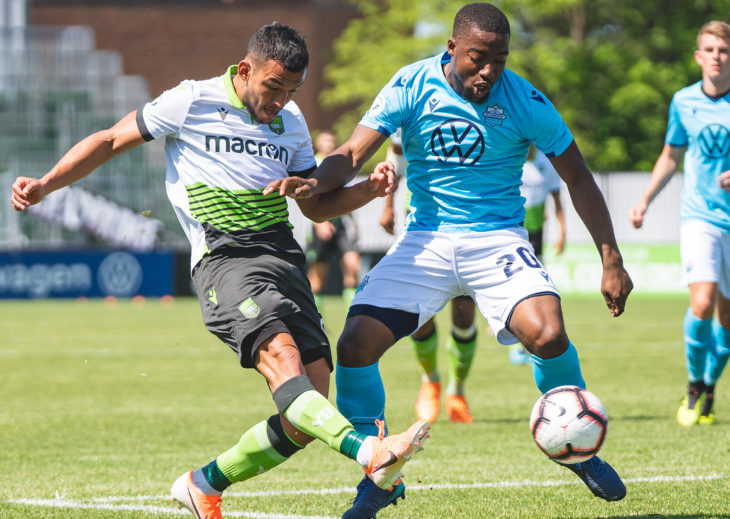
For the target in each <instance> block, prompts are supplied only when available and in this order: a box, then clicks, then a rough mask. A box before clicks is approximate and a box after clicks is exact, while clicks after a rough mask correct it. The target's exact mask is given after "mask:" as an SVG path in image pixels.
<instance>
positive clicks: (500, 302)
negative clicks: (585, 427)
mask: <svg viewBox="0 0 730 519" xmlns="http://www.w3.org/2000/svg"><path fill="white" fill-rule="evenodd" d="M540 294H555V295H556V296H559V294H558V290H557V288H555V285H554V284H553V282H552V280H551V279H550V277H549V276H548V274H547V272H546V271H545V269H544V268H543V266H542V264H541V263H540V262H539V261H538V259H537V258H536V257H535V254H534V251H533V248H532V245H530V242H529V241H527V231H525V230H524V229H522V228H513V229H507V230H500V231H488V232H479V233H476V232H475V233H443V232H432V231H409V232H406V233H404V234H402V235H401V237H400V239H399V240H398V241H397V242H396V243H394V244H393V246H392V247H391V248H390V250H389V251H388V253H387V255H386V256H385V257H384V258H383V259H382V260H380V262H378V264H377V265H375V267H373V269H372V270H371V271H370V272H369V273H368V274H367V275H366V276H365V278H364V279H363V282H362V283H361V285H360V288H359V289H358V292H357V294H356V295H355V298H354V300H353V301H352V304H353V305H361V304H362V305H372V306H376V307H380V308H393V309H397V310H403V311H405V312H410V313H413V314H418V316H419V317H418V326H419V327H420V326H422V325H423V324H424V323H425V322H426V321H428V320H429V319H430V318H431V317H433V316H434V315H435V314H437V313H438V312H439V311H440V310H441V309H442V308H443V307H444V306H446V304H447V303H448V302H449V301H450V300H451V299H452V298H454V297H455V296H460V295H467V296H471V297H472V298H473V299H474V301H475V302H476V304H477V306H478V307H479V311H480V312H481V313H482V315H484V317H485V318H486V320H487V322H488V323H489V327H490V328H491V329H492V333H494V335H495V337H496V338H497V340H498V341H499V342H500V343H501V344H514V343H516V342H518V341H517V339H516V338H515V336H514V335H512V333H511V332H510V331H508V330H507V328H506V326H507V324H508V323H509V318H510V316H511V315H512V310H513V309H514V308H515V306H517V304H518V303H519V302H520V301H522V300H524V299H527V298H529V297H532V296H535V295H540ZM414 331H415V330H414Z"/></svg>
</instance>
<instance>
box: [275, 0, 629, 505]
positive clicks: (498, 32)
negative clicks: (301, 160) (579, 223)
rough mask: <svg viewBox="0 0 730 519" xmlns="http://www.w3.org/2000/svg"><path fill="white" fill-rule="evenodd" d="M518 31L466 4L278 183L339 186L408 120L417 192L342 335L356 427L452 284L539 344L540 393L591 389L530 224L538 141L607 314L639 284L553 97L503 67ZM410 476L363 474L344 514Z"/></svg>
mask: <svg viewBox="0 0 730 519" xmlns="http://www.w3.org/2000/svg"><path fill="white" fill-rule="evenodd" d="M509 41H510V27H509V22H508V20H507V18H506V16H505V15H504V13H502V12H501V11H500V10H499V9H498V8H497V7H495V6H493V5H491V4H488V3H475V4H469V5H466V6H464V7H463V8H462V9H460V10H459V12H458V13H457V14H456V17H455V19H454V27H453V33H452V37H451V38H449V40H448V44H447V50H446V52H445V53H444V54H439V55H437V56H434V57H432V58H428V59H425V60H422V61H419V62H417V63H414V64H411V65H408V66H406V67H404V68H402V69H401V70H400V71H399V72H398V73H396V75H395V76H394V77H393V78H392V79H391V80H390V82H389V83H388V84H387V85H386V86H385V87H384V88H383V89H382V90H381V92H380V94H379V95H378V96H377V98H376V99H375V101H374V102H373V104H372V106H371V107H370V109H369V111H368V112H367V113H366V114H365V116H364V117H363V118H362V120H361V121H360V124H359V125H358V126H357V127H356V128H355V130H354V132H353V134H352V136H351V137H350V138H349V139H348V140H347V141H346V142H345V143H344V144H343V145H342V146H340V147H339V148H338V149H337V150H335V151H334V152H333V154H331V155H330V156H329V157H328V158H327V159H325V160H324V161H323V162H322V164H321V165H320V167H319V168H318V171H317V172H315V173H314V174H313V177H312V178H310V179H298V180H295V179H291V180H288V181H286V180H285V181H281V182H278V183H277V185H279V186H280V187H281V184H291V186H290V187H282V189H283V190H284V191H286V192H292V193H293V194H294V195H295V196H302V194H304V193H306V192H307V191H309V192H318V191H319V190H322V191H326V190H328V189H330V188H334V187H337V186H340V185H342V182H343V180H342V179H341V178H338V177H339V176H341V175H342V174H343V169H345V168H348V167H349V168H350V169H351V168H352V167H353V166H354V167H358V166H360V165H362V164H363V163H364V162H365V161H366V160H367V159H368V158H369V157H370V156H372V154H373V153H374V152H375V151H376V150H377V149H378V148H379V147H380V146H381V145H382V144H383V143H384V142H385V141H386V140H387V139H388V137H389V136H390V135H392V134H393V133H394V132H395V131H396V130H397V129H398V128H401V131H402V144H403V152H404V154H405V158H406V160H407V161H408V167H407V170H406V180H407V185H408V189H409V190H410V191H411V193H412V197H411V213H410V216H409V219H408V222H407V224H406V225H407V228H406V232H405V233H403V234H402V235H401V238H400V239H399V240H398V241H396V243H395V244H394V245H393V247H392V248H391V249H390V251H389V252H388V254H387V255H386V256H385V257H384V258H383V259H382V260H381V261H380V262H379V263H378V264H377V265H376V266H375V267H374V268H373V269H372V270H371V271H370V272H369V273H368V274H367V275H366V276H365V278H364V279H363V281H362V283H361V285H360V287H359V289H358V292H357V294H356V295H355V299H354V300H353V302H352V305H351V306H350V311H349V314H348V318H347V321H346V323H345V329H344V331H343V333H342V336H341V337H340V339H339V342H338V345H337V353H338V357H337V362H338V366H337V373H336V377H335V379H336V384H337V404H338V407H339V409H340V410H341V411H342V412H343V414H344V415H345V416H347V417H349V419H350V421H351V422H352V423H353V424H354V425H355V427H356V428H357V429H358V430H363V431H367V430H369V429H370V427H371V426H370V423H372V420H373V418H375V417H382V416H383V413H384V408H385V394H384V390H383V384H382V380H381V378H380V375H379V372H378V360H379V359H380V357H381V356H382V355H383V353H385V351H387V350H388V348H390V347H391V346H392V345H393V344H394V343H395V342H396V341H397V340H398V339H400V338H401V337H405V336H407V335H409V334H410V333H412V332H413V331H414V330H415V329H417V328H418V327H419V326H420V325H421V324H423V323H424V322H426V320H428V319H429V318H430V317H431V316H432V315H434V314H436V313H437V312H438V311H439V310H440V309H441V308H442V307H443V306H444V305H445V304H446V303H447V302H448V301H450V300H451V299H452V298H453V297H454V296H457V295H468V296H471V297H472V298H473V299H474V300H475V302H476V304H477V306H478V308H479V310H480V311H481V312H482V314H483V315H484V316H485V318H486V319H487V321H488V323H489V326H490V328H491V330H492V332H493V333H495V335H496V337H497V340H498V341H499V342H501V343H503V344H512V343H514V342H517V341H520V342H521V343H522V344H523V345H525V347H526V348H527V349H528V350H529V351H530V352H531V353H532V360H533V362H532V365H533V373H534V376H535V380H536V383H537V386H538V388H539V389H540V391H543V392H545V391H547V390H549V389H551V388H554V387H556V386H560V385H564V384H571V385H577V386H581V387H585V383H584V381H583V377H582V376H581V371H580V365H579V360H578V354H577V351H576V349H575V348H574V347H573V345H572V344H571V343H570V341H569V340H568V336H567V334H566V332H565V327H564V324H563V319H562V311H561V306H560V298H559V295H558V291H557V289H556V288H555V286H554V284H553V282H552V281H551V279H550V277H549V276H548V274H547V272H546V271H545V269H544V268H543V267H542V265H541V264H540V262H539V261H538V259H537V258H536V257H535V255H534V253H533V249H532V247H531V245H530V242H529V241H528V240H527V232H526V231H525V229H524V227H523V226H522V223H523V220H524V218H525V210H524V199H523V198H522V197H521V196H520V178H521V175H522V166H523V164H524V162H525V159H526V157H527V152H528V149H529V147H530V144H531V143H533V142H534V143H535V145H536V146H537V148H538V149H540V150H542V151H543V152H544V153H545V154H546V155H547V156H548V157H549V158H550V159H551V162H552V164H553V165H554V166H555V169H556V170H557V171H558V173H559V174H560V176H561V178H562V179H563V180H564V181H565V183H566V184H567V187H568V190H569V192H570V195H571V198H572V201H573V205H574V206H575V208H576V210H577V212H578V214H579V215H580V216H581V218H582V219H583V222H584V223H585V224H586V226H587V228H588V230H589V232H590V233H591V236H592V238H593V240H594V242H595V244H596V246H597V248H598V252H599V255H600V257H601V261H602V264H603V275H602V280H601V291H602V293H603V295H604V298H605V300H606V304H607V306H608V308H609V310H610V312H611V313H612V314H613V315H614V316H618V315H620V314H621V313H622V312H623V311H624V305H625V301H626V298H627V296H628V294H629V292H630V291H631V289H632V283H631V279H630V278H629V275H628V274H627V272H626V271H625V270H624V268H623V260H622V257H621V254H620V252H619V249H618V247H617V245H616V240H615V236H614V232H613V225H612V223H611V218H610V216H609V214H608V210H607V208H606V204H605V201H604V199H603V196H602V195H601V192H600V190H599V189H598V187H597V185H596V183H595V181H594V179H593V176H592V174H591V172H590V170H589V169H588V167H587V166H586V163H585V161H584V160H583V157H582V155H581V153H580V151H579V150H578V147H577V145H576V143H575V141H574V140H573V137H572V136H571V134H570V131H569V130H568V128H567V127H566V125H565V123H564V122H563V121H562V119H561V117H560V115H559V114H558V112H557V111H556V110H555V108H554V107H553V106H552V104H551V103H550V101H549V100H548V99H547V98H546V97H545V96H544V95H543V94H542V93H540V92H539V91H538V90H537V89H536V88H534V87H533V86H532V85H530V83H528V82H527V81H526V80H524V79H523V78H521V77H519V76H517V75H516V74H514V73H513V72H511V71H509V70H507V69H505V63H506V61H507V55H508V53H509ZM568 467H569V468H570V469H572V470H573V471H574V472H576V473H577V474H578V475H579V476H580V477H581V479H583V481H584V482H585V483H586V484H587V485H588V486H589V487H590V489H591V491H593V493H594V494H595V495H597V496H599V497H601V498H603V499H606V500H609V501H613V500H619V499H622V498H623V497H624V495H625V493H626V489H625V487H624V484H623V482H622V481H621V479H620V478H619V476H618V475H617V474H616V472H615V471H614V470H613V469H612V468H611V467H610V466H609V465H608V464H607V463H605V462H604V461H602V460H600V459H599V458H597V457H594V458H592V459H591V460H589V461H586V462H584V463H580V464H577V465H570V466H568ZM402 487H403V485H399V486H397V487H395V488H394V489H393V490H392V491H390V492H388V491H382V490H380V489H377V488H374V487H373V485H372V484H371V483H370V482H369V481H368V480H367V478H365V479H364V480H363V482H362V483H361V485H360V486H359V489H358V490H359V493H358V496H357V498H356V500H355V502H354V505H353V507H352V509H351V510H350V511H348V512H347V513H346V514H345V517H346V518H350V517H372V516H373V515H374V514H375V512H377V509H378V507H382V506H386V505H387V504H389V503H390V502H393V501H394V500H395V499H397V497H398V496H399V495H400V494H401V493H402V491H403V490H402ZM368 514H369V515H368Z"/></svg>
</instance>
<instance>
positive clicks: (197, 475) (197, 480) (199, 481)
mask: <svg viewBox="0 0 730 519" xmlns="http://www.w3.org/2000/svg"><path fill="white" fill-rule="evenodd" d="M193 485H195V486H196V487H198V490H200V491H201V492H202V493H203V494H205V495H206V496H220V495H222V494H223V492H220V491H218V490H216V489H215V488H213V487H211V486H210V485H209V484H208V480H207V479H205V476H204V475H203V471H202V470H201V469H195V470H194V471H193Z"/></svg>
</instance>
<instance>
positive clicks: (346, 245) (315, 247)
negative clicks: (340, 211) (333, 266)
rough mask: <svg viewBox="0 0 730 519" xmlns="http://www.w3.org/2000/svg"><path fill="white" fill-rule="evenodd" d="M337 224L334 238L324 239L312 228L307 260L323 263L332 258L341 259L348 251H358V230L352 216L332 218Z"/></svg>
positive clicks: (334, 223) (333, 223)
mask: <svg viewBox="0 0 730 519" xmlns="http://www.w3.org/2000/svg"><path fill="white" fill-rule="evenodd" d="M331 222H332V225H334V226H335V232H334V234H333V235H332V238H331V239H329V240H327V241H322V240H320V239H319V238H318V237H317V233H316V232H315V231H314V230H312V237H311V239H310V240H309V243H308V244H307V261H308V262H310V263H323V262H327V261H329V260H330V259H338V260H339V259H340V258H342V255H343V254H345V253H346V252H350V251H357V231H356V229H355V223H354V221H353V220H352V218H351V217H347V216H343V217H342V218H336V219H334V220H331Z"/></svg>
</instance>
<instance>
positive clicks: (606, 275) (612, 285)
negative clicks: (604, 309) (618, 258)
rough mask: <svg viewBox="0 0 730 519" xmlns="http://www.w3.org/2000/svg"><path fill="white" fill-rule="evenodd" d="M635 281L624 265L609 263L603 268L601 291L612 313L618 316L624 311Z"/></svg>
mask: <svg viewBox="0 0 730 519" xmlns="http://www.w3.org/2000/svg"><path fill="white" fill-rule="evenodd" d="M633 288H634V283H633V282H632V281H631V278H630V277H629V273H628V272H626V269H624V267H623V265H609V266H605V267H604V268H603V277H602V278H601V293H602V294H603V298H604V299H605V300H606V306H608V310H609V311H610V312H611V315H613V316H614V317H618V316H619V315H621V314H622V313H624V308H625V306H626V298H627V297H629V294H630V293H631V290H633Z"/></svg>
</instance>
